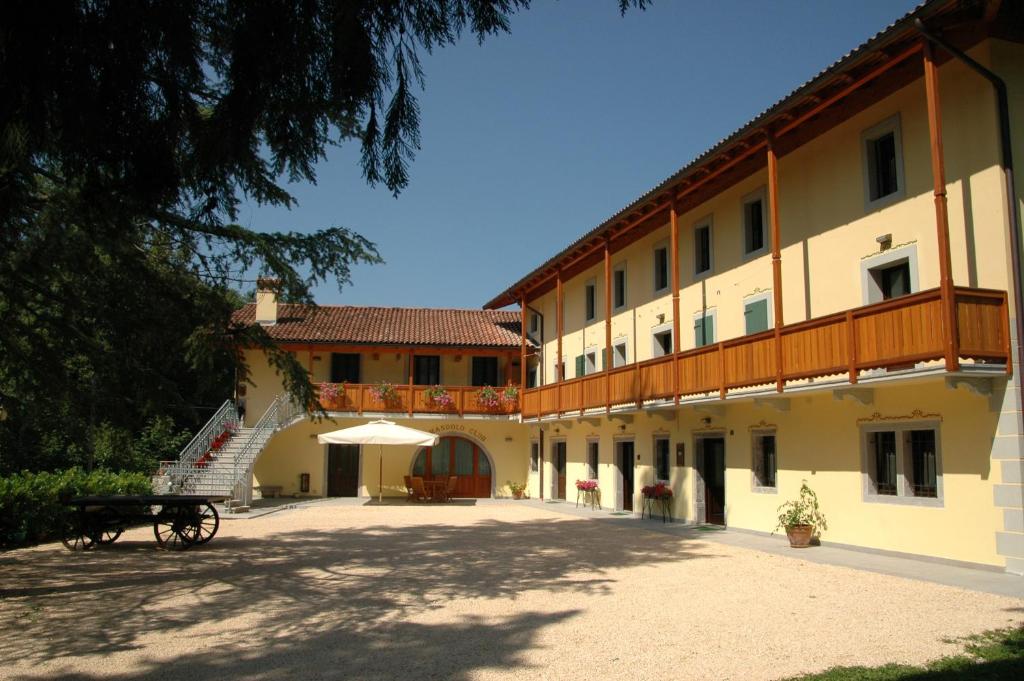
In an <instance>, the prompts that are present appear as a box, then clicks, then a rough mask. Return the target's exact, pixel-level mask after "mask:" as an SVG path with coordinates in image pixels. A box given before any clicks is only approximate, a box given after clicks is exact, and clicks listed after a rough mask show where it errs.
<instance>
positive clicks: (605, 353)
mask: <svg viewBox="0 0 1024 681" xmlns="http://www.w3.org/2000/svg"><path fill="white" fill-rule="evenodd" d="M607 368H608V348H602V349H601V371H604V370H605V369H607Z"/></svg>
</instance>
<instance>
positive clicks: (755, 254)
mask: <svg viewBox="0 0 1024 681" xmlns="http://www.w3.org/2000/svg"><path fill="white" fill-rule="evenodd" d="M763 255H768V247H767V246H762V247H761V248H759V249H757V250H756V251H750V252H749V253H744V254H743V262H745V263H746V262H750V261H751V260H757V259H758V258H760V257H761V256H763Z"/></svg>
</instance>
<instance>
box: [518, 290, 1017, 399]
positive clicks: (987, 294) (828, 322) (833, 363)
mask: <svg viewBox="0 0 1024 681" xmlns="http://www.w3.org/2000/svg"><path fill="white" fill-rule="evenodd" d="M955 298H956V319H955V328H956V334H957V338H958V340H959V347H960V352H959V356H960V357H961V358H963V359H972V360H975V361H981V362H993V363H999V364H1005V365H1006V367H1007V369H1006V370H1007V371H1009V366H1010V364H1009V356H1010V340H1009V318H1008V311H1007V299H1006V293H1005V292H1004V291H991V290H985V289H970V288H956V289H955ZM941 304H942V301H941V296H940V293H939V289H931V290H928V291H922V292H920V293H915V294H913V295H909V296H903V297H901V298H894V299H892V300H886V301H883V302H881V303H875V304H873V305H866V306H864V307H859V308H856V309H853V310H847V311H846V312H840V313H837V314H832V315H827V316H825V317H819V318H816V319H811V320H809V321H806V322H800V323H797V324H790V325H788V326H784V327H782V329H781V333H780V335H779V342H781V344H782V352H781V357H782V371H781V372H780V371H779V370H778V367H777V363H778V359H777V358H778V357H779V353H777V352H776V349H775V343H776V340H775V331H774V329H773V330H770V331H765V332H763V333H758V334H754V335H750V336H743V337H741V338H734V339H730V340H727V341H722V342H720V343H717V344H714V345H709V346H705V347H702V348H697V349H695V350H688V351H686V352H681V353H679V354H677V355H668V356H665V357H659V358H657V359H652V360H648V361H646V362H639V363H637V364H630V365H628V366H624V367H618V368H615V369H611V370H605V371H601V372H599V373H595V374H591V375H589V376H584V377H581V378H575V379H572V380H569V381H563V382H561V383H553V384H550V385H545V386H542V387H539V388H531V389H529V390H525V391H523V394H522V396H521V402H522V416H523V418H524V419H530V418H539V417H542V416H550V415H558V414H566V413H574V412H575V413H583V412H585V411H587V410H589V409H599V408H610V407H619V406H622V405H635V406H636V407H638V408H639V407H640V406H641V405H642V404H643V403H644V402H646V401H650V400H658V399H675V397H676V396H677V395H678V396H679V397H681V398H685V397H688V396H693V395H706V394H709V393H710V394H716V393H717V394H718V395H719V397H721V398H724V397H725V396H726V395H727V394H728V393H729V391H730V390H736V389H739V388H753V387H757V386H769V385H774V384H775V383H776V381H777V380H778V377H779V376H780V375H781V377H782V380H783V382H785V381H793V380H799V379H806V378H823V377H827V376H835V375H838V374H847V376H848V378H847V380H848V381H849V382H851V383H856V382H857V380H858V375H859V373H860V372H861V371H864V370H867V369H897V368H905V367H908V366H912V365H913V364H914V363H916V362H925V361H929V360H941V359H943V357H944V354H943V353H944V348H945V344H944V337H943V329H942V311H941V307H940V306H941ZM674 378H675V379H676V380H678V390H677V384H676V383H675V381H674V380H673V379H674Z"/></svg>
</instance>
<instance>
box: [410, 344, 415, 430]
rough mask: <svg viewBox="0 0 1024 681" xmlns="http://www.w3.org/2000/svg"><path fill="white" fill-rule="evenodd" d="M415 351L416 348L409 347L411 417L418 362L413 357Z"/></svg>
mask: <svg viewBox="0 0 1024 681" xmlns="http://www.w3.org/2000/svg"><path fill="white" fill-rule="evenodd" d="M415 352H416V351H415V350H413V349H412V348H409V417H410V418H411V417H412V403H413V399H412V393H413V388H412V386H413V381H412V379H413V374H414V373H415V372H414V369H415V364H416V362H415V360H414V359H413V355H414V353H415Z"/></svg>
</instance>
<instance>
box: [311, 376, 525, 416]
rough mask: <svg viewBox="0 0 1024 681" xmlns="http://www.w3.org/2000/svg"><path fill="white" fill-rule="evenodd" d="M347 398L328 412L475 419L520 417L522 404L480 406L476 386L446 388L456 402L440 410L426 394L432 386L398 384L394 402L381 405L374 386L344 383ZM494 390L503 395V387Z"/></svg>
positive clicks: (329, 406)
mask: <svg viewBox="0 0 1024 681" xmlns="http://www.w3.org/2000/svg"><path fill="white" fill-rule="evenodd" d="M344 386H345V390H344V394H343V395H340V396H339V397H338V398H337V399H335V400H325V401H324V408H325V409H327V411H329V412H352V413H355V414H358V415H362V414H363V413H364V412H370V413H381V412H383V413H389V414H395V415H396V416H398V415H402V414H405V415H407V416H413V415H415V414H440V415H444V414H451V415H452V416H465V415H467V414H473V415H492V416H501V415H511V414H518V413H519V401H518V400H515V401H513V402H507V401H502V402H501V403H500V404H498V405H497V406H490V405H486V404H481V403H480V400H479V395H480V388H479V387H477V386H452V385H446V386H443V387H444V389H445V390H447V391H448V394H449V395H450V396H451V398H452V401H453V402H454V404H453V406H452V407H450V408H445V407H441V406H439V405H436V404H434V403H432V402H431V401H430V400H428V399H427V395H426V392H427V390H428V389H429V388H430V386H426V385H414V386H409V385H404V384H396V385H395V386H394V388H395V397H394V399H391V400H387V401H382V400H380V399H378V398H377V397H375V396H374V393H373V391H372V389H373V388H374V387H376V386H375V385H374V384H365V383H345V384H344ZM495 390H497V391H498V394H499V395H500V394H502V392H503V391H504V388H503V387H497V388H495Z"/></svg>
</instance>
